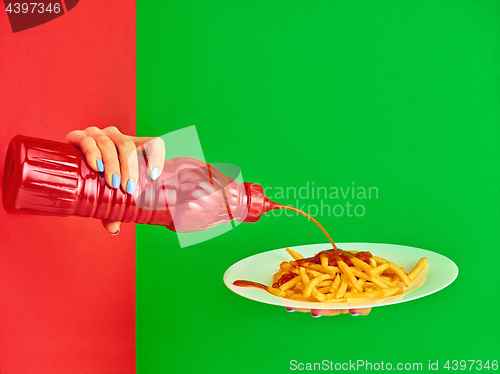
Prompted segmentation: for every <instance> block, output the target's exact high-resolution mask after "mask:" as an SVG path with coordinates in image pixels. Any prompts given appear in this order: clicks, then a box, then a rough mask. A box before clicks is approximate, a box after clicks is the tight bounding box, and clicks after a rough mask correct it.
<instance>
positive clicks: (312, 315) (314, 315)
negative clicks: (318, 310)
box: [311, 313, 323, 318]
mask: <svg viewBox="0 0 500 374" xmlns="http://www.w3.org/2000/svg"><path fill="white" fill-rule="evenodd" d="M311 317H312V318H319V317H323V314H312V313H311Z"/></svg>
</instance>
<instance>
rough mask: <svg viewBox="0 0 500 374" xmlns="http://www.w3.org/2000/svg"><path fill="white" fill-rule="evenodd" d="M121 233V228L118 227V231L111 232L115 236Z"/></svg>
mask: <svg viewBox="0 0 500 374" xmlns="http://www.w3.org/2000/svg"><path fill="white" fill-rule="evenodd" d="M119 233H120V228H119V227H118V231H117V232H110V234H111V235H113V236H116V235H118V234H119Z"/></svg>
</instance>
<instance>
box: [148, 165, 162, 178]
mask: <svg viewBox="0 0 500 374" xmlns="http://www.w3.org/2000/svg"><path fill="white" fill-rule="evenodd" d="M149 176H150V177H151V179H152V180H154V181H155V180H157V179H158V177H159V176H160V169H158V168H157V167H155V168H153V170H151V174H149Z"/></svg>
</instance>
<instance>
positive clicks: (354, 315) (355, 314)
mask: <svg viewBox="0 0 500 374" xmlns="http://www.w3.org/2000/svg"><path fill="white" fill-rule="evenodd" d="M351 316H353V317H357V316H359V313H351Z"/></svg>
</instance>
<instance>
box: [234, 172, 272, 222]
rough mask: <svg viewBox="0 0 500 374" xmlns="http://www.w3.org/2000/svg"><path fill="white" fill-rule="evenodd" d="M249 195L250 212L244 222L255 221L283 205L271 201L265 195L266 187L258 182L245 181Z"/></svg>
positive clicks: (248, 205)
mask: <svg viewBox="0 0 500 374" xmlns="http://www.w3.org/2000/svg"><path fill="white" fill-rule="evenodd" d="M243 184H244V185H245V191H246V196H247V207H248V212H247V215H246V217H245V219H244V220H243V221H242V222H247V223H255V222H257V221H258V220H259V219H260V217H262V215H263V214H264V213H267V212H268V211H270V210H273V209H281V205H280V204H277V203H275V202H273V201H271V200H270V199H269V198H268V197H266V196H265V195H264V189H263V188H262V186H261V185H260V184H257V183H247V182H244V183H243Z"/></svg>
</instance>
